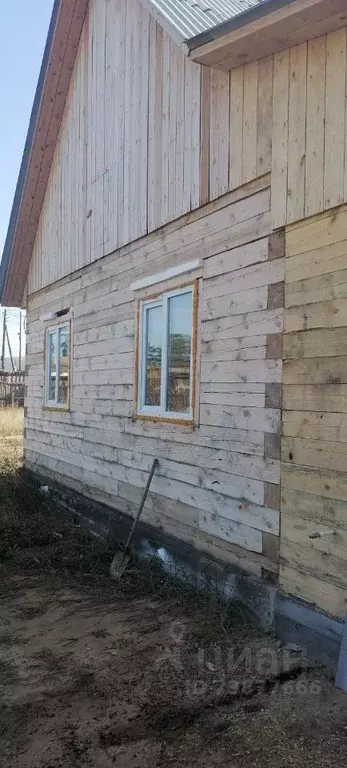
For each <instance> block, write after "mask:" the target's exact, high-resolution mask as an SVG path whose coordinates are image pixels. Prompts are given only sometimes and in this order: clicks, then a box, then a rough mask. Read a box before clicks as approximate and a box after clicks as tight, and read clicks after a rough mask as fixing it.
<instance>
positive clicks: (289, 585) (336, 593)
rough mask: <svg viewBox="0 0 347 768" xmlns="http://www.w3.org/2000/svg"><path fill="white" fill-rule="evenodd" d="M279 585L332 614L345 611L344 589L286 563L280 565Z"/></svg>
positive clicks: (346, 602)
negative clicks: (299, 571)
mask: <svg viewBox="0 0 347 768" xmlns="http://www.w3.org/2000/svg"><path fill="white" fill-rule="evenodd" d="M280 586H281V589H282V590H283V591H284V592H289V593H290V594H292V595H295V596H298V597H301V598H302V599H303V600H307V601H308V602H311V603H317V605H318V606H319V608H321V609H323V610H324V611H326V612H327V613H329V614H332V615H333V616H339V617H341V618H342V617H343V616H344V615H345V613H346V605H347V599H346V591H345V589H342V588H341V587H337V586H335V585H334V584H329V583H328V582H326V581H322V580H320V579H317V578H315V577H313V576H309V575H308V574H305V573H298V572H297V571H296V570H295V569H294V568H291V567H289V566H287V565H285V566H284V565H283V566H280Z"/></svg>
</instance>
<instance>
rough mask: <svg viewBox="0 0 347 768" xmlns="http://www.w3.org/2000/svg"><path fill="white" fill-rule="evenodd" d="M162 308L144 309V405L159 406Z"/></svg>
mask: <svg viewBox="0 0 347 768" xmlns="http://www.w3.org/2000/svg"><path fill="white" fill-rule="evenodd" d="M162 315H163V308H162V306H156V307H149V308H148V309H146V352H145V364H146V383H145V405H151V406H153V405H157V406H159V405H160V395H161V361H162V339H163V327H162V325H163V320H162Z"/></svg>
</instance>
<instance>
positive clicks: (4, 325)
mask: <svg viewBox="0 0 347 768" xmlns="http://www.w3.org/2000/svg"><path fill="white" fill-rule="evenodd" d="M5 335H6V309H4V316H3V319H2V347H1V370H2V371H4V370H5Z"/></svg>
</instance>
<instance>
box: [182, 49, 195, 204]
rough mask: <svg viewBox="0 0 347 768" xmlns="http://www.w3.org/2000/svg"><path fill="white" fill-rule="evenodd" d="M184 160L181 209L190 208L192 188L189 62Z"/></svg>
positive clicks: (191, 88) (185, 89) (186, 80)
mask: <svg viewBox="0 0 347 768" xmlns="http://www.w3.org/2000/svg"><path fill="white" fill-rule="evenodd" d="M183 64H184V158H183V209H184V211H188V210H189V208H190V196H191V187H192V163H191V153H192V149H193V144H192V130H193V127H192V110H193V71H192V68H191V66H190V62H189V61H188V59H186V60H185V61H184V62H183Z"/></svg>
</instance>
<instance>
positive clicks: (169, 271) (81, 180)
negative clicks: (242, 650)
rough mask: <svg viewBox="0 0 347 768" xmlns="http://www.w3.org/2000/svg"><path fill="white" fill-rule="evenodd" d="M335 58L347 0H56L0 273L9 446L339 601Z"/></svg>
mask: <svg viewBox="0 0 347 768" xmlns="http://www.w3.org/2000/svg"><path fill="white" fill-rule="evenodd" d="M62 52H63V53H62ZM346 75H347V9H346V2H345V0H292V1H291V2H287V3H286V2H283V0H279V1H277V0H269V1H268V2H266V1H265V2H260V0H248V1H246V2H241V0H240V2H239V0H220V1H219V2H215V1H214V0H210V1H209V3H208V4H207V3H205V2H203V1H202V0H196V2H194V3H193V2H191V0H175V1H174V0H172V1H170V2H167V1H166V0H153V2H151V0H90V2H87V0H60V2H59V1H58V0H57V1H56V3H55V6H54V11H53V18H52V23H51V27H50V31H49V36H48V41H47V46H46V51H45V56H44V60H43V65H42V71H41V75H40V80H39V85H38V90H37V94H36V98H35V103H34V108H33V113H32V118H31V122H30V127H29V133H28V139H27V144H26V149H25V153H24V159H23V165H22V170H21V174H20V177H19V181H18V187H17V192H16V197H15V201H14V207H13V212H12V217H11V222H10V227H9V234H8V238H7V242H6V246H5V252H4V255H3V261H2V272H1V285H2V288H1V295H0V299H1V302H2V303H3V304H4V305H10V306H15V305H20V306H22V307H25V308H26V309H27V334H28V340H27V387H26V419H25V464H26V466H27V467H28V468H32V469H34V470H35V471H36V472H37V471H39V472H40V473H41V474H42V475H44V476H45V477H48V478H53V479H54V480H56V481H59V482H61V483H62V484H64V485H67V486H69V487H70V488H71V489H74V490H76V491H79V492H81V493H82V494H84V495H85V496H88V497H89V498H91V499H93V500H95V501H100V502H103V503H104V504H106V505H107V506H108V507H111V508H114V509H116V510H120V511H122V512H124V513H126V514H127V515H133V514H134V510H135V509H136V505H137V504H138V501H139V499H140V496H141V492H142V489H143V486H144V484H145V481H146V477H147V473H148V471H149V469H150V466H151V464H152V461H153V458H154V457H158V458H159V462H160V464H159V469H158V472H157V474H156V476H155V478H154V481H153V486H152V490H151V493H150V496H149V499H148V502H147V504H146V507H145V515H144V518H145V521H146V522H147V523H148V524H149V525H150V526H152V527H153V528H154V529H156V530H157V531H158V530H160V531H162V535H163V537H164V536H166V537H172V541H176V542H185V543H186V544H189V545H191V546H192V547H193V548H194V550H195V551H199V552H201V553H203V556H205V555H207V556H209V557H210V558H213V559H214V560H216V561H218V562H222V563H224V564H226V565H227V567H228V569H229V572H230V573H235V574H240V573H246V574H250V575H251V576H252V577H255V579H256V580H258V581H257V582H254V583H257V584H258V585H261V586H260V587H259V589H260V590H261V589H264V594H265V592H266V594H267V595H272V596H273V595H276V594H277V598H276V599H278V600H280V601H281V600H282V601H283V600H285V598H284V597H283V598H282V597H280V596H278V595H286V594H289V595H291V596H294V598H299V599H300V600H302V602H300V604H299V603H298V605H300V606H304V607H307V610H311V611H312V615H313V614H314V611H317V610H318V612H319V611H321V612H324V613H326V614H329V615H332V616H333V617H335V618H337V619H342V618H343V617H344V615H345V613H346V608H347V329H346V326H347V205H346V203H347V111H346ZM235 578H236V577H235ZM240 578H241V577H240ZM252 583H253V582H252ZM278 586H279V589H280V592H278V593H277V592H276V589H277V587H278ZM240 589H241V587H240ZM266 590H267V591H266ZM271 599H272V597H271ZM269 600H270V598H269ZM255 603H256V600H255V601H254V603H253V607H254V608H255V610H258V608H257V607H256V606H255ZM298 610H299V608H298ZM300 610H301V609H300ZM314 615H316V614H314ZM329 626H330V625H329ZM331 626H333V627H335V628H336V627H337V628H338V623H337V622H335V624H333V625H331ZM337 632H338V629H337Z"/></svg>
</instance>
